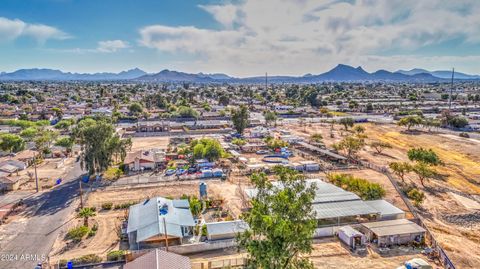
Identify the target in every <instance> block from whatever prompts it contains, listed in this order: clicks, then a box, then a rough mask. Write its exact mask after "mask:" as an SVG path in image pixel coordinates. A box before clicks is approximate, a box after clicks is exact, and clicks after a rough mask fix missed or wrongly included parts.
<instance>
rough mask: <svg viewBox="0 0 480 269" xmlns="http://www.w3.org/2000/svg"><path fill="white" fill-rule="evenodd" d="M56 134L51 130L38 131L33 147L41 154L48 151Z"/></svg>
mask: <svg viewBox="0 0 480 269" xmlns="http://www.w3.org/2000/svg"><path fill="white" fill-rule="evenodd" d="M57 137H58V133H57V132H55V131H52V130H47V129H42V130H40V131H39V133H38V135H37V137H36V138H35V140H34V141H35V147H36V148H37V150H38V151H40V152H41V153H42V154H43V153H47V152H49V151H50V147H51V145H52V143H53V141H55V139H57Z"/></svg>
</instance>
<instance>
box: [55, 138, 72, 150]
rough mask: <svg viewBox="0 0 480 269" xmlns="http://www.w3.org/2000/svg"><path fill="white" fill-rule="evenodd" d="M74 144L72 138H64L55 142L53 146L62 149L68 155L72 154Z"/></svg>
mask: <svg viewBox="0 0 480 269" xmlns="http://www.w3.org/2000/svg"><path fill="white" fill-rule="evenodd" d="M74 143H75V141H74V139H73V138H71V137H68V136H66V137H62V138H60V139H58V140H57V141H56V142H55V145H56V146H59V147H64V148H65V149H66V150H67V153H68V154H70V153H71V152H72V148H73V145H74Z"/></svg>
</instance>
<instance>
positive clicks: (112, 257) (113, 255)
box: [107, 250, 125, 261]
mask: <svg viewBox="0 0 480 269" xmlns="http://www.w3.org/2000/svg"><path fill="white" fill-rule="evenodd" d="M124 258H125V252H124V251H123V250H113V251H110V252H108V253H107V260H108V261H120V260H123V259H124Z"/></svg>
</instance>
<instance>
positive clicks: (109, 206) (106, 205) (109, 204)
mask: <svg viewBox="0 0 480 269" xmlns="http://www.w3.org/2000/svg"><path fill="white" fill-rule="evenodd" d="M112 208H113V203H112V202H107V203H103V204H102V209H103V210H110V209H112Z"/></svg>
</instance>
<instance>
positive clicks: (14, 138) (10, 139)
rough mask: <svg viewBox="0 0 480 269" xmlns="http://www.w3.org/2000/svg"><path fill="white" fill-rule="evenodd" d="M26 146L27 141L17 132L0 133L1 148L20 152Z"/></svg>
mask: <svg viewBox="0 0 480 269" xmlns="http://www.w3.org/2000/svg"><path fill="white" fill-rule="evenodd" d="M24 148H25V141H24V140H23V138H21V137H20V136H18V135H15V134H1V135H0V149H1V150H3V151H7V152H19V151H21V150H23V149H24Z"/></svg>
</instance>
